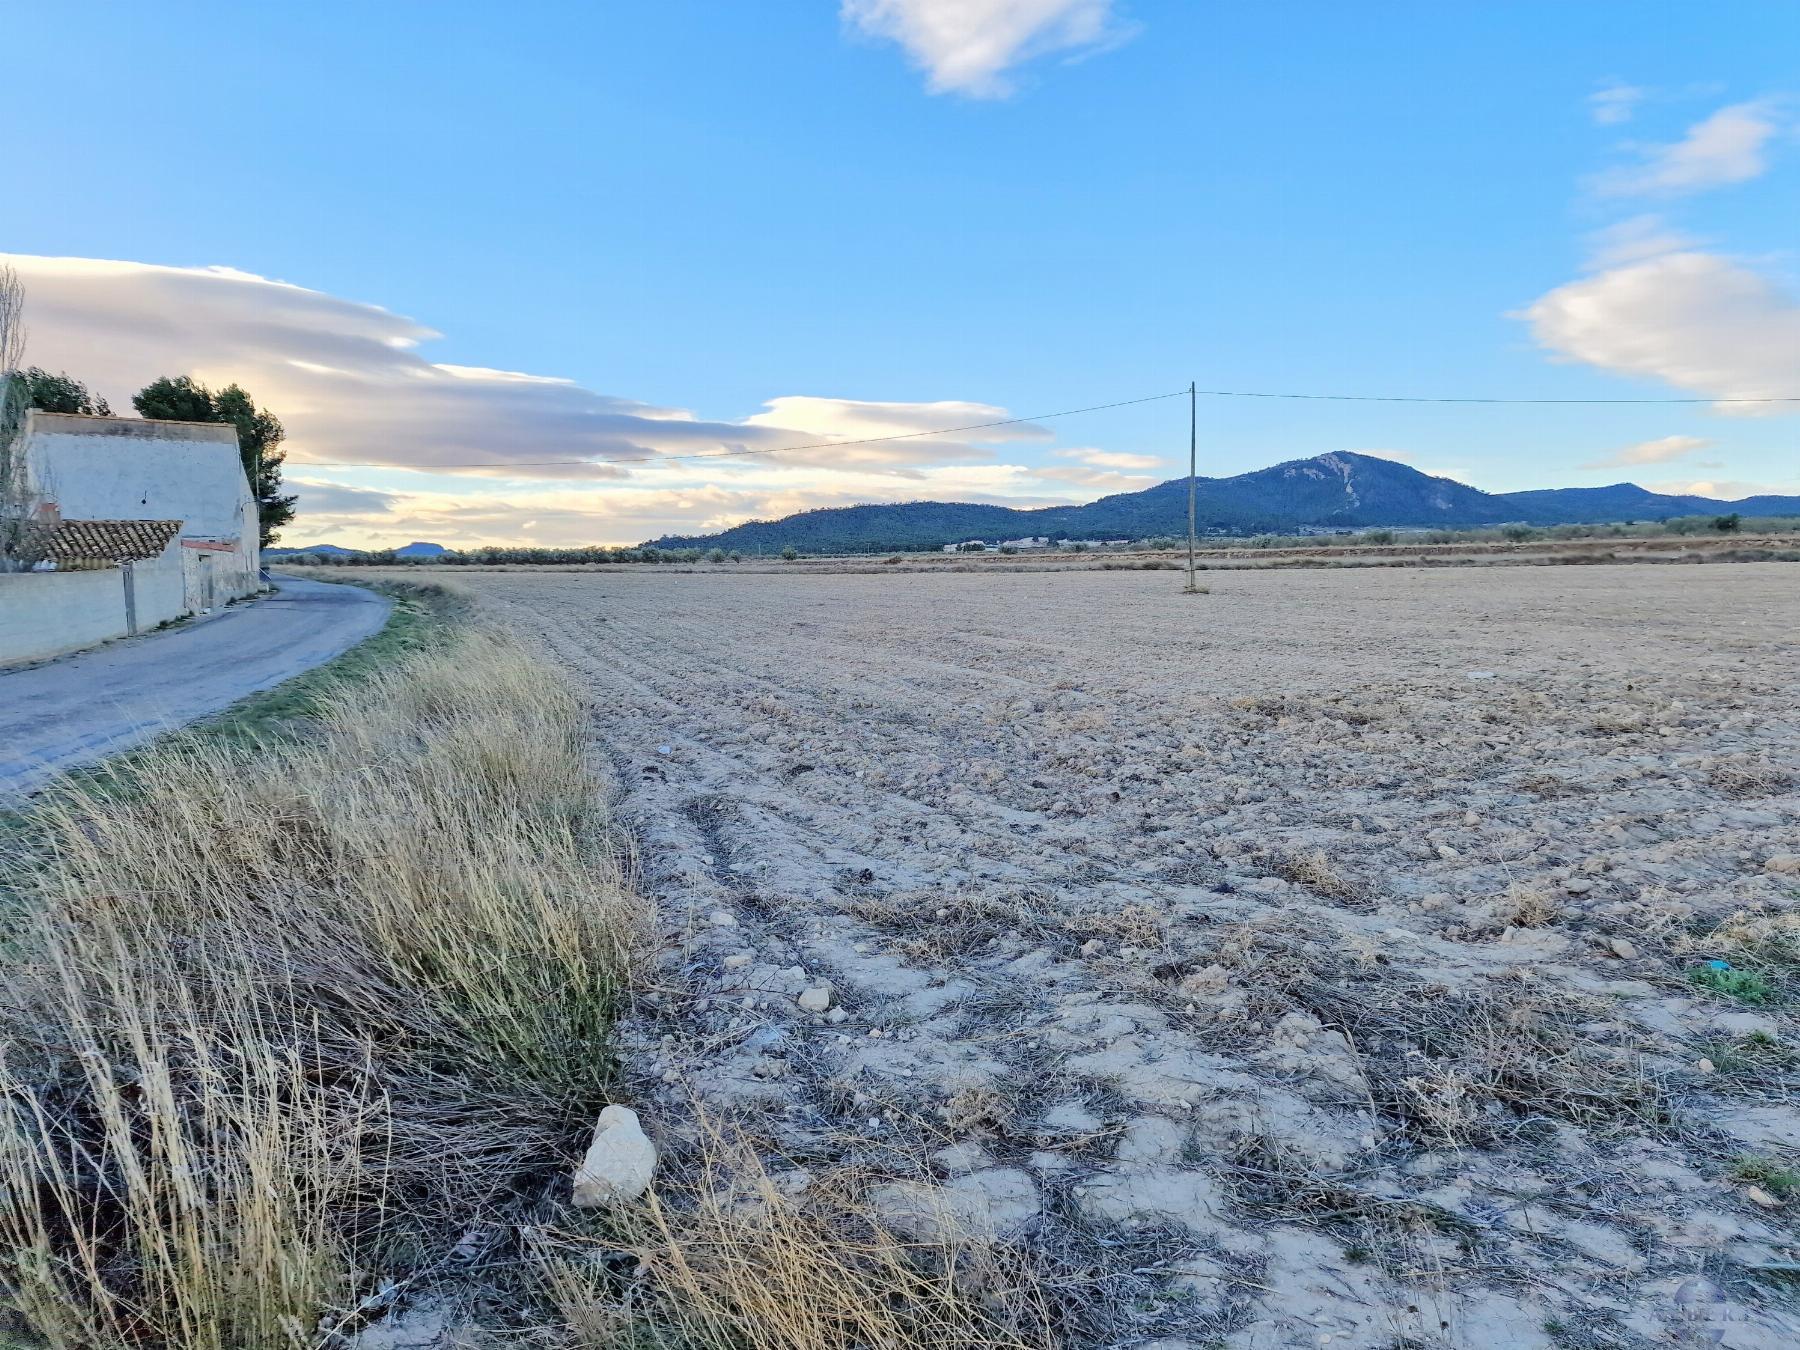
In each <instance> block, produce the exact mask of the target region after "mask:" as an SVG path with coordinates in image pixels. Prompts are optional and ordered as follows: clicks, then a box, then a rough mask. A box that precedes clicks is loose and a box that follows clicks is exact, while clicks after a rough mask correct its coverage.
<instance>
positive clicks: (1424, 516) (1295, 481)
mask: <svg viewBox="0 0 1800 1350" xmlns="http://www.w3.org/2000/svg"><path fill="white" fill-rule="evenodd" d="M1187 485H1188V480H1187V479H1186V478H1185V477H1184V478H1172V479H1169V480H1168V481H1166V482H1162V483H1157V484H1155V485H1153V486H1151V487H1148V488H1144V489H1142V490H1140V491H1138V492H1121V493H1113V494H1111V495H1109V496H1105V497H1101V498H1099V499H1097V500H1095V501H1092V502H1088V503H1085V504H1082V505H1075V506H1040V507H1024V508H1020V507H1008V506H997V505H994V504H991V503H984V502H930V501H927V502H893V503H872V504H868V505H860V506H831V507H820V508H817V509H815V510H811V511H801V512H797V513H795V514H794V515H790V516H784V517H782V518H780V519H779V520H770V521H745V522H744V523H743V524H740V525H734V526H732V527H730V528H729V529H725V530H720V531H717V532H715V533H712V534H700V535H664V536H662V537H661V538H659V539H653V540H649V541H646V546H650V547H656V548H712V547H717V548H737V549H745V550H761V551H779V550H780V549H782V548H785V547H789V546H792V547H795V548H798V549H801V550H804V551H808V552H859V551H865V550H880V549H917V548H935V547H939V546H941V545H943V544H948V543H954V542H956V541H958V540H960V539H969V538H993V537H994V536H996V535H1017V536H1030V535H1053V536H1056V537H1067V538H1072V539H1100V538H1120V537H1129V538H1133V539H1141V538H1145V537H1153V536H1158V535H1185V534H1186V532H1187ZM1195 496H1196V516H1197V523H1198V525H1199V528H1200V529H1201V530H1202V531H1205V532H1207V533H1214V534H1218V533H1229V534H1260V533H1276V532H1280V531H1283V530H1292V529H1298V528H1303V527H1313V528H1343V529H1369V528H1375V527H1380V526H1423V527H1432V526H1438V527H1443V528H1451V529H1455V528H1467V527H1470V526H1480V525H1500V524H1511V523H1520V524H1527V525H1576V524H1583V525H1588V524H1592V525H1598V524H1609V523H1615V522H1619V521H1626V520H1657V519H1666V518H1668V517H1672V516H1688V515H1706V514H1726V513H1729V512H1733V511H1736V512H1739V513H1740V514H1747V515H1800V495H1796V496H1791V497H1789V496H1778V495H1768V494H1765V495H1761V496H1755V497H1746V498H1743V499H1741V500H1738V501H1726V500H1720V499H1715V498H1711V497H1699V496H1694V495H1670V494H1666V493H1656V492H1651V491H1650V490H1649V489H1647V488H1643V487H1639V486H1638V485H1637V484H1635V483H1625V482H1621V483H1611V484H1607V485H1605V486H1602V487H1579V488H1538V489H1532V490H1528V491H1524V492H1499V493H1490V492H1483V491H1482V490H1481V489H1479V488H1474V487H1470V486H1469V485H1468V484H1466V483H1459V482H1457V481H1456V480H1455V479H1454V478H1443V477H1438V476H1435V475H1432V474H1427V473H1422V472H1420V471H1419V470H1418V469H1414V468H1411V467H1409V466H1408V465H1405V464H1400V463H1397V462H1395V461H1393V460H1389V459H1381V458H1378V457H1376V456H1374V455H1362V454H1357V453H1355V452H1354V451H1347V450H1338V451H1331V452H1329V453H1327V454H1323V455H1314V456H1312V457H1311V458H1309V459H1292V460H1286V461H1284V462H1282V463H1280V464H1273V465H1270V466H1269V467H1268V468H1265V469H1253V470H1251V471H1250V472H1248V473H1242V474H1234V475H1231V476H1230V477H1225V478H1205V477H1202V478H1200V479H1199V480H1198V481H1197V484H1196V493H1195Z"/></svg>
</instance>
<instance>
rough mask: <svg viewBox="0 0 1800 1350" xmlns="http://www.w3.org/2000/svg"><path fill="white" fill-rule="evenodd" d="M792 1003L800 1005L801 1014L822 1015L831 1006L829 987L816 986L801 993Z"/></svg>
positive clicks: (826, 985)
mask: <svg viewBox="0 0 1800 1350" xmlns="http://www.w3.org/2000/svg"><path fill="white" fill-rule="evenodd" d="M794 1002H796V1003H798V1004H799V1005H800V1008H801V1010H802V1011H803V1012H812V1013H822V1012H824V1011H825V1010H826V1009H827V1008H829V1007H830V1006H831V986H830V985H828V984H816V985H814V986H813V987H812V988H811V989H808V990H806V991H805V992H803V993H802V994H801V995H800V997H799V998H797V999H795V1000H794Z"/></svg>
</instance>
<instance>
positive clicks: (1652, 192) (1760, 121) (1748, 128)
mask: <svg viewBox="0 0 1800 1350" xmlns="http://www.w3.org/2000/svg"><path fill="white" fill-rule="evenodd" d="M1779 130H1780V124H1779V122H1778V121H1777V104H1776V102H1775V101H1774V100H1771V99H1758V100H1756V101H1754V102H1750V103H1734V104H1732V105H1731V106H1729V107H1725V108H1720V109H1719V110H1718V111H1717V112H1716V113H1714V114H1713V115H1712V116H1710V117H1708V118H1706V119H1704V120H1703V121H1700V122H1696V123H1695V124H1694V125H1693V126H1691V127H1689V128H1688V132H1687V135H1686V136H1684V137H1682V139H1681V140H1679V141H1675V142H1672V143H1670V144H1667V145H1646V146H1642V147H1639V149H1638V154H1639V155H1640V157H1641V159H1642V163H1640V164H1636V165H1633V166H1632V167H1630V168H1620V169H1614V170H1611V171H1610V172H1607V173H1604V174H1602V175H1600V177H1599V178H1598V179H1597V180H1596V181H1595V186H1596V187H1597V188H1598V189H1599V190H1600V191H1601V192H1602V193H1604V194H1606V195H1607V196H1617V197H1635V196H1681V195H1684V194H1686V193H1690V192H1704V191H1705V190H1706V189H1708V188H1715V187H1724V186H1726V185H1728V184H1731V183H1743V182H1747V181H1749V180H1750V179H1752V178H1755V177H1757V176H1759V175H1760V174H1761V173H1762V172H1763V170H1764V169H1766V168H1767V167H1768V161H1767V159H1766V157H1765V156H1764V153H1763V150H1764V147H1765V146H1766V145H1767V144H1768V142H1769V140H1770V139H1771V138H1772V137H1773V136H1774V135H1775V134H1776V132H1777V131H1779Z"/></svg>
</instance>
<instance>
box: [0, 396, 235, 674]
mask: <svg viewBox="0 0 1800 1350" xmlns="http://www.w3.org/2000/svg"><path fill="white" fill-rule="evenodd" d="M24 444H25V479H26V482H25V486H26V492H27V498H28V501H29V503H30V508H31V520H30V523H29V524H28V525H27V526H26V527H25V528H24V530H23V531H22V532H21V537H20V549H19V554H20V556H19V559H18V561H19V562H20V563H22V564H24V565H25V566H26V567H28V568H29V569H30V570H28V571H23V572H11V573H0V665H6V664H11V663H16V662H20V661H36V660H42V659H43V658H45V657H49V656H55V655H58V654H59V653H62V652H67V651H75V650H78V649H79V648H82V647H87V646H91V645H92V644H94V643H96V642H104V641H106V640H107V639H109V638H115V637H124V636H127V635H130V634H133V633H139V632H143V631H145V630H146V629H149V628H154V627H156V626H157V625H158V624H161V623H166V622H168V621H169V620H171V619H178V618H182V617H184V616H186V615H189V614H194V613H198V612H201V611H204V610H209V609H213V608H215V607H216V606H219V605H222V604H225V603H226V602H228V601H231V600H236V599H240V598H241V597H243V596H246V595H250V594H253V593H254V592H256V591H257V590H258V589H259V588H260V587H261V584H262V583H261V579H260V568H261V558H260V553H259V548H258V529H257V513H256V502H255V499H254V498H253V497H252V495H251V492H250V484H249V481H248V480H247V478H246V477H245V475H244V469H243V463H242V461H241V459H240V458H239V454H238V441H237V431H236V429H235V428H234V427H231V426H229V425H222V424H215V423H201V422H158V421H149V420H142V419H137V418H116V417H86V416H78V415H74V414H65V413H45V412H36V411H34V412H32V413H30V414H28V416H27V420H26V425H25V441H24Z"/></svg>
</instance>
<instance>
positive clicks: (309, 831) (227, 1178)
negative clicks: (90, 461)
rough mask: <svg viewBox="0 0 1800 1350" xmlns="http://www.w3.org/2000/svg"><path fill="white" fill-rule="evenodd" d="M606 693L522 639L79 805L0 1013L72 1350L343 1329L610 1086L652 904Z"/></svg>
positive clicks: (3, 1219)
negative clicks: (637, 878) (282, 735)
mask: <svg viewBox="0 0 1800 1350" xmlns="http://www.w3.org/2000/svg"><path fill="white" fill-rule="evenodd" d="M582 723H583V718H582V713H581V708H580V706H579V703H578V701H577V699H576V698H575V696H574V695H573V693H572V692H571V691H570V690H569V689H568V687H566V686H565V685H564V684H563V683H562V682H561V681H560V679H558V678H557V677H556V676H554V675H552V674H551V673H549V672H547V671H546V670H545V669H544V668H543V667H541V666H540V665H538V664H535V663H534V662H533V661H532V660H530V659H529V658H528V657H527V656H526V655H525V654H524V653H523V652H521V651H520V650H518V649H517V648H515V647H513V646H512V645H511V644H510V643H509V642H508V641H507V640H506V639H504V638H503V637H500V636H496V635H493V634H488V633H483V632H479V631H462V632H459V633H458V634H457V635H456V636H454V637H453V638H452V639H451V640H450V641H449V643H448V644H447V645H445V646H444V647H442V648H441V649H439V650H437V651H435V652H431V653H427V654H424V655H416V656H413V657H411V658H409V659H407V660H405V661H404V662H402V663H400V664H398V665H396V666H393V667H390V668H388V669H387V670H386V671H385V672H383V673H379V674H376V675H374V676H372V677H369V678H364V679H362V680H360V681H359V682H358V683H357V684H356V686H355V687H344V688H340V689H338V690H336V691H335V692H333V693H332V694H330V695H328V696H327V697H326V698H325V699H324V700H323V706H322V710H321V712H320V713H319V715H318V717H317V718H316V721H315V723H314V725H313V726H312V727H311V728H310V734H309V735H308V736H307V737H306V738H305V740H304V741H303V742H301V743H284V744H278V745H272V746H268V747H264V748H261V749H256V748H245V747H242V746H230V745H224V744H222V743H209V742H208V741H206V740H205V739H204V738H200V739H193V740H189V741H187V742H185V743H180V744H176V745H172V746H170V747H168V748H165V749H163V750H161V751H158V752H155V753H152V754H149V755H146V756H142V757H140V758H139V759H138V760H137V761H136V762H135V763H134V764H133V766H132V767H131V769H130V771H129V774H128V776H127V777H126V778H125V779H124V780H122V781H120V782H117V783H114V784H112V785H111V787H110V788H109V789H108V790H105V791H95V790H91V789H90V790H72V791H69V792H68V793H66V794H65V795H64V796H63V797H62V798H61V799H60V800H59V801H58V802H56V803H55V804H53V805H52V806H50V807H48V808H47V810H46V824H45V828H46V829H47V830H48V832H49V834H50V837H51V839H52V846H51V848H50V850H49V859H48V863H47V866H46V867H45V868H44V870H43V873H42V875H41V876H39V877H37V878H35V879H34V880H33V881H32V882H31V889H30V899H31V902H32V908H33V913H32V915H31V917H30V918H29V920H28V924H27V929H26V931H25V932H24V934H23V935H22V936H21V938H20V941H19V944H18V945H19V948H20V951H21V953H22V955H21V957H20V959H19V964H18V966H17V969H16V970H15V971H14V972H13V978H12V979H10V980H9V981H7V984H8V986H9V987H8V990H7V993H6V994H5V996H4V1006H0V1036H3V1038H4V1045H5V1047H6V1049H5V1054H4V1058H3V1060H0V1102H3V1108H0V1109H3V1111H4V1114H3V1115H0V1247H3V1248H4V1251H3V1252H0V1263H3V1264H0V1284H3V1286H4V1290H5V1293H6V1295H7V1297H8V1300H9V1301H10V1303H11V1304H12V1306H13V1308H14V1311H15V1316H16V1317H17V1318H19V1319H20V1320H22V1321H23V1323H24V1324H25V1326H26V1328H27V1330H28V1331H29V1333H30V1334H31V1335H33V1336H35V1337H36V1338H39V1339H41V1340H42V1341H43V1342H44V1343H45V1344H47V1345H49V1346H51V1347H55V1350H64V1348H65V1347H66V1348H67V1350H76V1348H77V1347H79V1348H80V1350H91V1348H92V1347H124V1346H134V1347H136V1346H144V1345H156V1346H168V1347H180V1348H181V1350H188V1348H190V1347H191V1348H192V1350H242V1348H243V1347H262V1346H286V1345H312V1344H315V1343H319V1341H320V1337H321V1328H330V1327H331V1326H334V1325H339V1324H343V1325H349V1324H350V1323H351V1322H352V1321H353V1320H354V1312H355V1309H356V1308H357V1307H358V1305H359V1304H360V1303H362V1302H363V1301H364V1300H365V1299H367V1298H368V1297H369V1296H370V1295H371V1294H373V1293H376V1292H377V1291H378V1290H379V1289H380V1288H381V1286H382V1285H383V1283H384V1282H385V1281H391V1280H392V1279H393V1278H394V1277H395V1272H402V1271H409V1270H411V1271H416V1270H419V1269H421V1268H424V1267H426V1266H428V1265H429V1264H430V1263H431V1262H432V1261H434V1260H436V1259H439V1258H441V1257H442V1256H443V1250H442V1249H443V1246H444V1244H446V1243H452V1242H454V1241H455V1239H456V1234H457V1233H458V1232H460V1231H464V1230H465V1229H466V1227H467V1225H468V1224H469V1223H470V1222H472V1221H478V1219H479V1216H480V1215H481V1214H482V1213H483V1211H484V1208H485V1207H488V1206H491V1205H493V1204H494V1203H495V1202H496V1201H497V1200H498V1199H499V1198H500V1197H502V1196H503V1195H505V1194H507V1193H508V1192H509V1191H510V1190H514V1189H518V1188H521V1187H524V1186H526V1185H528V1184H529V1183H530V1182H531V1180H532V1179H533V1178H534V1177H547V1176H548V1175H550V1174H551V1173H553V1172H557V1171H560V1170H561V1169H562V1168H563V1166H564V1165H565V1164H566V1162H567V1160H568V1156H569V1153H570V1149H571V1142H572V1141H574V1142H575V1144H576V1149H577V1151H578V1141H579V1137H580V1133H581V1131H582V1130H583V1129H585V1128H586V1127H587V1126H589V1125H590V1124H591V1122H592V1119H593V1114H594V1112H595V1111H596V1110H597V1108H598V1106H599V1105H601V1104H602V1103H603V1102H604V1100H605V1094H606V1084H607V1081H608V1074H609V1068H610V1065H609V1033H610V1028H611V1022H612V1018H613V1014H614V1010H615V1004H616V1001H617V998H618V995H619V993H620V989H621V982H622V980H623V977H624V975H625V972H626V968H627V962H628V956H629V951H630V949H631V946H632V944H633V940H634V932H635V929H636V926H637V923H638V914H637V910H636V905H635V902H634V901H633V899H632V898H631V891H630V888H629V886H628V885H627V884H626V882H627V879H626V878H625V877H624V876H622V875H621V872H620V864H619V863H618V862H617V860H616V859H617V854H616V852H615V851H614V850H613V849H611V848H610V847H608V841H607V839H606V838H605V837H604V823H603V821H601V820H600V819H599V818H598V816H597V813H596V805H595V803H596V802H597V801H598V798H597V796H596V794H595V792H594V791H593V785H592V783H591V782H590V781H589V778H588V775H587V772H586V769H585V767H584V762H583V725H582Z"/></svg>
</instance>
